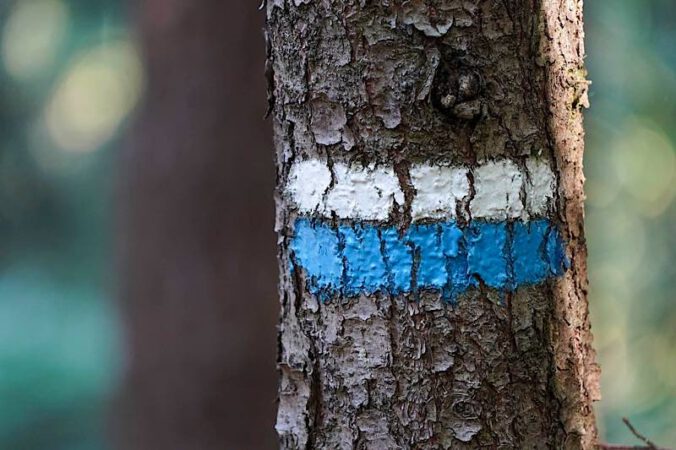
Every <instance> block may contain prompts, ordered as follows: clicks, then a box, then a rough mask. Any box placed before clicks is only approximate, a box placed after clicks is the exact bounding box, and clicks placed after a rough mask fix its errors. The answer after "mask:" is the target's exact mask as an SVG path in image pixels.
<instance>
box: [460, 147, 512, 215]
mask: <svg viewBox="0 0 676 450" xmlns="http://www.w3.org/2000/svg"><path fill="white" fill-rule="evenodd" d="M522 186H523V175H522V174H521V171H520V170H519V166H517V165H516V164H514V162H512V161H510V160H508V159H503V160H501V161H489V162H487V163H486V164H482V165H480V166H479V167H477V168H476V169H474V190H475V194H474V198H473V199H472V202H471V203H470V205H469V210H470V212H471V213H472V217H473V218H487V219H497V220H505V219H516V218H519V217H521V216H522V214H523V203H522V202H521V198H520V196H521V187H522Z"/></svg>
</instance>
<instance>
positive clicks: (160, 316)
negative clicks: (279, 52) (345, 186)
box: [114, 0, 277, 450]
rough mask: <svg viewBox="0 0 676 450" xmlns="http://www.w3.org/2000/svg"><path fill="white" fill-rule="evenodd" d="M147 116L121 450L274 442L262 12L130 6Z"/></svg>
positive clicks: (131, 187) (121, 195) (140, 135)
mask: <svg viewBox="0 0 676 450" xmlns="http://www.w3.org/2000/svg"><path fill="white" fill-rule="evenodd" d="M130 6H131V7H133V8H134V12H135V13H136V18H137V19H138V25H139V27H138V31H139V38H140V42H141V46H142V50H143V53H144V57H145V63H146V74H147V89H146V93H145V94H146V95H145V105H144V106H143V108H142V109H141V111H140V112H139V117H138V119H137V121H136V122H137V123H136V126H135V127H134V130H133V132H132V133H131V139H130V144H129V145H128V146H126V147H125V148H124V152H123V154H122V158H121V164H120V168H121V169H122V170H121V182H120V185H119V190H118V203H119V205H120V211H119V212H120V229H119V235H120V248H121V249H122V250H121V254H120V265H119V267H120V276H121V288H120V300H121V306H122V308H123V314H124V318H125V325H126V329H127V342H128V345H129V350H130V354H129V359H128V367H127V373H126V375H127V377H126V380H125V385H124V392H123V395H122V398H121V401H120V402H119V408H118V410H117V411H116V421H117V425H118V427H117V429H116V430H115V433H116V436H114V437H115V438H116V439H117V443H116V446H115V448H120V449H125V450H136V449H139V450H154V449H162V450H174V449H175V450H186V449H190V450H216V449H219V450H222V449H256V450H258V449H261V448H270V447H272V446H273V445H274V443H275V433H274V430H273V424H274V408H273V406H272V405H273V402H274V398H275V386H276V380H275V374H274V353H275V350H274V349H275V329H274V325H275V320H276V316H277V311H276V304H275V300H274V299H275V272H276V267H275V259H274V254H275V250H274V249H275V239H274V234H273V233H272V232H271V228H272V226H273V223H274V216H273V213H272V210H273V203H272V199H271V198H270V191H271V190H272V189H273V185H274V181H273V180H274V166H273V164H272V161H271V160H270V155H269V151H270V150H269V149H270V146H271V141H270V139H269V133H268V132H267V128H268V126H267V125H266V123H265V121H264V120H263V116H264V114H265V78H264V76H263V65H264V53H263V51H262V43H263V35H262V32H261V28H262V26H263V14H261V13H260V12H259V11H257V10H256V6H257V5H252V3H251V1H250V0H241V1H230V0H228V1H223V0H200V1H186V0H178V1H168V0H143V1H139V2H130Z"/></svg>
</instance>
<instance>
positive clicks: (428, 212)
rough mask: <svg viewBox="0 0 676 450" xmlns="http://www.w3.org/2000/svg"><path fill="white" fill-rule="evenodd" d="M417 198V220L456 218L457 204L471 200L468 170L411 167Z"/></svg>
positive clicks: (413, 210) (414, 212)
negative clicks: (464, 200) (469, 198)
mask: <svg viewBox="0 0 676 450" xmlns="http://www.w3.org/2000/svg"><path fill="white" fill-rule="evenodd" d="M410 174H411V183H412V184H413V187H414V188H415V191H416V195H415V197H414V198H413V203H412V205H411V216H412V217H413V220H420V219H452V218H454V217H456V205H457V203H458V202H459V201H462V200H463V199H466V198H468V197H469V178H468V177H467V175H468V170H467V169H465V168H464V167H444V166H430V165H423V164H418V165H415V166H413V167H411V171H410Z"/></svg>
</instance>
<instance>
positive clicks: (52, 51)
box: [2, 0, 68, 80]
mask: <svg viewBox="0 0 676 450" xmlns="http://www.w3.org/2000/svg"><path fill="white" fill-rule="evenodd" d="M67 27H68V9H67V7H66V5H65V4H64V3H63V1H62V0H22V1H19V2H17V3H16V4H15V6H14V8H13V10H12V11H11V12H10V15H9V18H8V20H7V22H6V24H5V27H4V29H3V34H2V59H3V63H4V66H5V70H6V71H7V73H8V74H9V75H10V76H12V77H13V78H15V79H18V80H25V79H29V78H32V77H34V76H36V75H39V74H40V73H41V72H42V71H44V69H45V68H47V67H49V66H50V65H51V64H52V63H53V62H54V61H55V60H56V56H57V52H58V50H59V45H60V43H61V41H62V40H63V38H64V36H65V34H66V30H67Z"/></svg>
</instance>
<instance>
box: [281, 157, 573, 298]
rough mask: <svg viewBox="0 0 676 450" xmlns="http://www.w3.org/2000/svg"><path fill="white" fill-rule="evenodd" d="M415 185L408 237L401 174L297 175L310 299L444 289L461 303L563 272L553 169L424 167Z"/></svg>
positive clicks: (298, 231) (297, 259) (362, 170)
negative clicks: (474, 292)
mask: <svg viewBox="0 0 676 450" xmlns="http://www.w3.org/2000/svg"><path fill="white" fill-rule="evenodd" d="M408 177H409V179H410V182H409V183H410V186H411V187H412V188H413V189H412V190H411V191H412V192H413V193H414V195H413V198H412V200H411V205H410V216H411V222H412V223H411V224H410V225H409V226H408V227H407V228H406V229H400V228H399V227H396V226H393V225H391V221H390V220H389V219H390V217H391V215H393V214H398V213H401V212H402V211H403V210H404V209H405V197H406V196H405V194H404V191H405V189H404V188H403V187H402V185H401V182H400V180H399V177H398V176H397V174H396V173H395V170H394V169H393V168H391V167H377V166H375V165H373V166H369V167H363V166H360V165H357V164H354V165H350V166H348V165H346V164H343V163H334V164H333V165H332V168H329V165H328V164H326V163H325V162H322V161H319V160H313V159H310V160H305V161H299V162H297V163H295V164H294V165H293V166H292V168H291V171H290V176H289V183H288V185H287V187H286V191H287V193H288V195H289V196H290V198H291V200H292V202H293V204H295V205H296V208H297V209H298V211H299V212H300V213H301V217H299V218H298V219H296V221H295V226H294V234H293V238H292V243H291V247H290V248H291V258H292V262H293V263H294V266H296V267H298V268H299V269H302V270H304V271H305V274H306V276H307V288H308V289H309V291H310V292H312V293H313V294H315V295H318V296H319V297H320V298H321V299H324V300H327V299H330V298H331V297H332V296H335V295H346V296H356V295H359V294H367V295H370V294H374V293H376V292H382V293H385V294H392V295H397V294H402V293H411V292H414V293H415V292H419V291H421V290H435V291H440V292H441V293H442V294H443V295H442V297H443V298H444V299H446V300H451V301H452V300H453V299H454V298H455V297H456V296H457V295H458V294H461V293H463V292H465V291H466V290H467V289H469V288H470V287H479V286H482V285H485V286H488V287H490V288H494V289H498V290H501V291H505V292H506V291H513V290H515V289H516V288H518V287H519V286H523V285H529V284H537V283H541V282H543V281H545V280H547V279H548V278H552V277H557V276H560V275H562V274H563V273H564V271H565V269H566V265H567V261H566V257H565V251H564V243H563V241H562V238H561V236H560V234H559V232H558V230H557V229H556V226H555V225H554V224H552V223H551V222H550V221H549V220H548V219H546V217H547V215H548V212H549V211H550V210H551V208H552V205H551V202H552V200H553V198H554V194H555V189H556V179H555V177H554V174H553V172H552V170H551V169H550V167H549V163H548V162H547V161H544V160H539V159H536V158H528V159H526V160H525V161H523V162H522V164H521V166H520V165H518V164H517V163H515V162H513V161H511V160H508V159H502V160H495V161H489V162H486V163H485V164H481V165H479V166H478V167H475V168H473V169H468V168H464V167H450V166H440V165H428V164H418V165H414V166H412V167H411V169H410V170H409V174H408ZM470 177H471V180H472V181H473V182H471V181H470ZM334 219H338V222H339V223H338V224H337V225H336V224H334V223H333V222H335V220H334Z"/></svg>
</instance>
